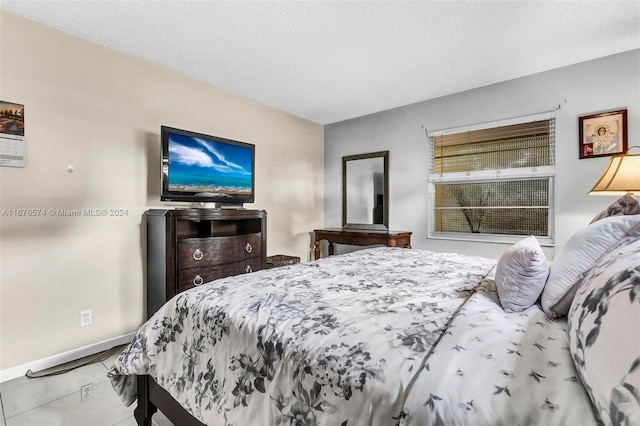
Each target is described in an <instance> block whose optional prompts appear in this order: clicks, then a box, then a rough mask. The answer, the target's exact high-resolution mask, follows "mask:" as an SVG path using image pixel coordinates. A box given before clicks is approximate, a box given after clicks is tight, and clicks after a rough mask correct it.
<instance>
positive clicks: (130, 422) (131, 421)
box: [113, 416, 138, 426]
mask: <svg viewBox="0 0 640 426" xmlns="http://www.w3.org/2000/svg"><path fill="white" fill-rule="evenodd" d="M113 426H138V423H136V419H135V418H134V417H133V416H131V417H127V418H126V419H124V420H123V421H121V422H120V423H116V424H115V425H113Z"/></svg>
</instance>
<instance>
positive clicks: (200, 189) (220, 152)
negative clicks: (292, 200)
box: [160, 126, 255, 207]
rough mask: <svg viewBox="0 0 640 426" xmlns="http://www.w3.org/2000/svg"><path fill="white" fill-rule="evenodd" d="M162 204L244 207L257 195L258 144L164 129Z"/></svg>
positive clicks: (162, 138) (163, 127)
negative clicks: (167, 202) (180, 202)
mask: <svg viewBox="0 0 640 426" xmlns="http://www.w3.org/2000/svg"><path fill="white" fill-rule="evenodd" d="M160 130H161V141H162V184H161V185H162V189H161V198H160V199H161V200H162V201H187V202H194V203H216V207H242V205H243V203H253V201H254V196H255V173H254V170H255V145H253V144H250V143H247V142H241V141H236V140H231V139H225V138H221V137H218V136H210V135H205V134H202V133H196V132H191V131H188V130H181V129H175V128H173V127H168V126H161V129H160Z"/></svg>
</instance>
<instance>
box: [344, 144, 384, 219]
mask: <svg viewBox="0 0 640 426" xmlns="http://www.w3.org/2000/svg"><path fill="white" fill-rule="evenodd" d="M368 158H382V159H383V164H384V165H383V174H384V176H383V178H384V202H383V205H382V209H383V219H382V224H379V223H348V222H347V163H348V162H349V161H355V160H365V159H368ZM342 228H343V229H362V230H373V231H389V151H378V152H371V153H368V154H358V155H347V156H344V157H342Z"/></svg>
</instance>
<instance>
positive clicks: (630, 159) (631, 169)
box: [589, 146, 640, 196]
mask: <svg viewBox="0 0 640 426" xmlns="http://www.w3.org/2000/svg"><path fill="white" fill-rule="evenodd" d="M632 148H638V149H640V146H632V147H629V149H628V150H627V153H626V154H621V155H615V156H613V157H611V159H610V160H609V164H607V168H606V169H605V170H604V172H603V173H602V176H600V179H598V182H596V184H595V185H594V186H593V188H591V191H589V195H624V194H630V195H632V196H633V194H634V193H640V154H629V151H630V150H631V149H632Z"/></svg>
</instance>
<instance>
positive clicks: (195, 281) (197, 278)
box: [193, 275, 204, 287]
mask: <svg viewBox="0 0 640 426" xmlns="http://www.w3.org/2000/svg"><path fill="white" fill-rule="evenodd" d="M203 281H204V280H203V279H202V277H201V276H200V275H196V276H195V278H194V279H193V285H195V286H196V287H198V286H199V285H202V283H203Z"/></svg>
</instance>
